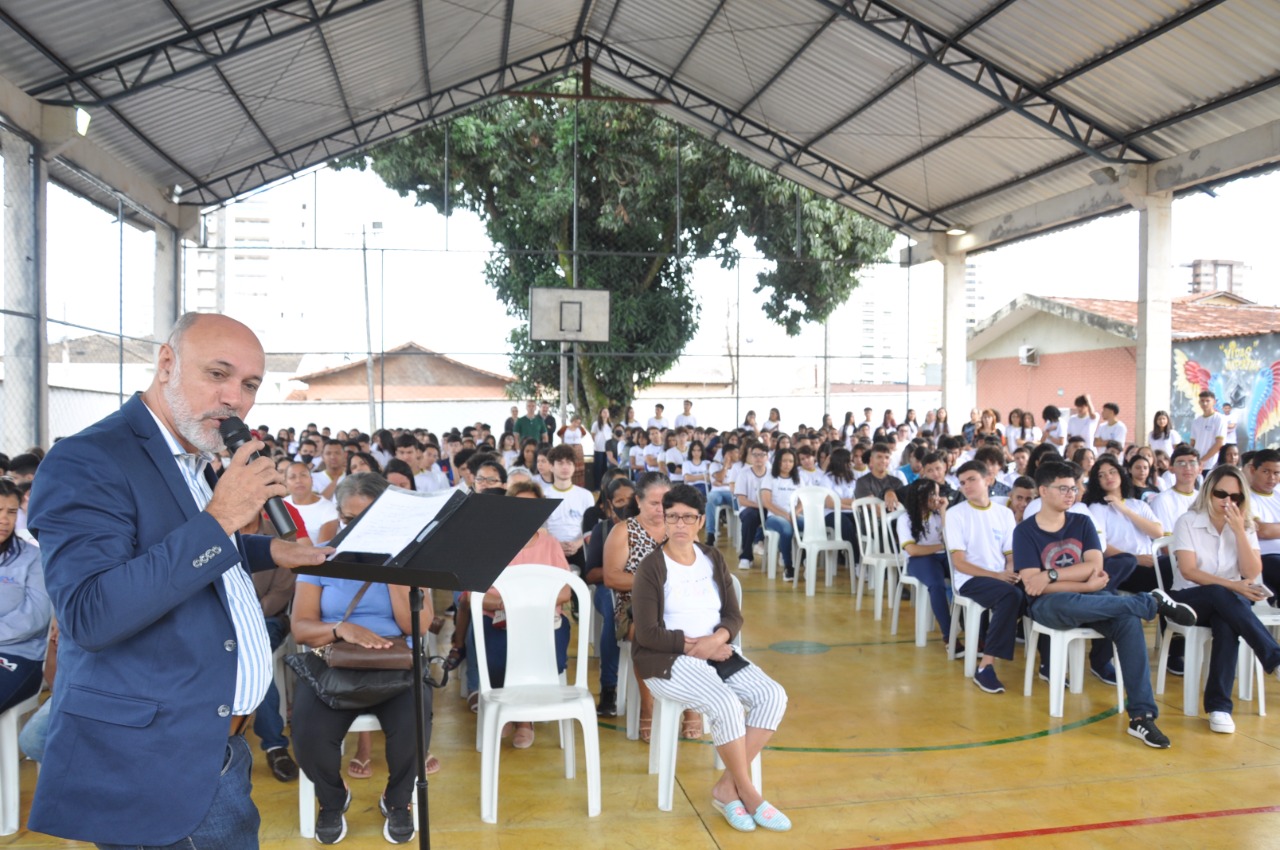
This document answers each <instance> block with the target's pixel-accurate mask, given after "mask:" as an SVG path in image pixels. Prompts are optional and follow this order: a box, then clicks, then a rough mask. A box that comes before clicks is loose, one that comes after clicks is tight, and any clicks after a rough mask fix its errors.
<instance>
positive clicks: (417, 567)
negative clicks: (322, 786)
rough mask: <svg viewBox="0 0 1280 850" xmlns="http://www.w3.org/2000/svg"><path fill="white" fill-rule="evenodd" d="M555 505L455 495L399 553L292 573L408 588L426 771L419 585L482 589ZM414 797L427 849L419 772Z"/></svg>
mask: <svg viewBox="0 0 1280 850" xmlns="http://www.w3.org/2000/svg"><path fill="white" fill-rule="evenodd" d="M378 498H382V497H381V496H379V497H378ZM376 501H377V500H375V504H376ZM559 505H560V502H559V501H557V500H554V499H516V498H504V497H501V496H488V495H484V494H471V495H463V494H462V493H460V492H458V493H454V494H453V496H452V497H450V499H449V501H447V502H446V503H445V504H444V505H443V506H442V507H441V509H440V511H439V512H438V513H437V514H436V516H435V518H434V519H433V520H431V522H430V523H428V524H427V526H426V527H425V528H424V529H423V530H422V531H421V532H420V533H419V534H418V535H417V536H416V537H415V539H414V541H413V542H412V543H410V544H409V545H408V546H406V547H405V548H404V549H403V550H402V551H400V552H398V553H394V554H393V553H390V552H385V553H379V552H343V553H340V554H338V555H335V556H334V557H333V558H332V559H331V560H329V561H326V562H325V563H323V564H321V565H319V566H315V567H299V568H298V569H297V570H296V572H300V573H307V574H309V575H317V576H329V577H331V578H349V579H356V580H357V581H376V582H381V583H383V584H399V585H408V586H409V610H410V627H409V628H410V632H411V633H412V635H413V681H414V683H415V685H416V687H415V688H414V692H413V694H414V696H413V713H414V722H415V723H416V724H417V728H416V729H415V732H416V737H417V741H418V762H417V763H418V764H419V765H422V766H423V767H424V768H425V765H426V762H427V743H426V739H425V737H424V736H423V731H422V730H423V727H424V726H425V720H426V706H425V704H424V701H423V698H422V693H423V687H424V681H425V680H424V677H423V666H424V665H423V652H424V649H423V641H422V622H421V619H422V618H421V614H422V588H424V587H432V588H439V589H441V590H470V591H474V592H477V593H484V592H485V591H486V590H488V589H489V588H490V587H492V586H493V582H494V581H495V580H496V579H497V578H498V576H499V575H500V574H501V573H502V571H503V570H504V569H506V568H507V565H508V564H510V563H511V559H512V558H513V557H515V555H516V553H517V552H519V551H520V550H521V549H522V548H523V547H524V545H525V544H526V543H528V542H529V539H530V538H531V537H533V535H534V533H536V532H537V530H538V529H539V528H540V527H541V526H542V524H543V523H544V522H546V521H547V518H548V517H550V516H551V514H553V513H555V510H556V508H557V507H559ZM370 508H372V505H370ZM359 522H360V518H359V517H357V518H356V519H355V520H354V521H353V522H352V523H351V524H350V525H348V526H347V527H346V528H344V529H343V530H342V532H341V533H340V534H338V536H337V537H335V538H334V539H333V541H332V542H331V543H330V545H337V544H340V543H341V542H342V540H343V538H344V537H346V536H347V535H348V534H349V533H350V531H351V529H353V528H355V527H356V526H357V525H358V524H359ZM417 797H418V846H419V847H420V848H422V850H429V848H430V847H431V834H430V826H431V814H430V811H429V810H428V808H427V777H426V775H425V772H424V770H419V775H418V782H417Z"/></svg>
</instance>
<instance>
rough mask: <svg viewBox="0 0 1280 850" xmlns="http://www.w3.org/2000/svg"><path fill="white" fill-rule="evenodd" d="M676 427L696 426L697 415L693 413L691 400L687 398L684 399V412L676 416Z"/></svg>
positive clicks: (691, 427)
mask: <svg viewBox="0 0 1280 850" xmlns="http://www.w3.org/2000/svg"><path fill="white" fill-rule="evenodd" d="M676 427H677V428H689V429H693V428H697V427H698V417H696V416H694V415H693V402H691V401H689V399H687V398H686V399H685V400H684V413H681V414H679V415H678V416H676Z"/></svg>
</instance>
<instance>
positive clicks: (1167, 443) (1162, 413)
mask: <svg viewBox="0 0 1280 850" xmlns="http://www.w3.org/2000/svg"><path fill="white" fill-rule="evenodd" d="M1181 442H1182V437H1181V436H1179V434H1178V432H1177V431H1175V430H1173V423H1172V422H1171V421H1170V420H1169V412H1168V411H1166V410H1157V411H1156V415H1155V416H1154V417H1152V422H1151V431H1150V433H1148V434H1147V445H1149V446H1151V449H1152V451H1156V450H1159V451H1162V452H1164V453H1165V454H1166V455H1169V456H1171V457H1172V455H1173V447H1174V446H1176V445H1178V443H1181Z"/></svg>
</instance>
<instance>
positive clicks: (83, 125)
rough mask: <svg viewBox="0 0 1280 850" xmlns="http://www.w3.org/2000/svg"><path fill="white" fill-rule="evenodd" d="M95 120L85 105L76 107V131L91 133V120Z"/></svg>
mask: <svg viewBox="0 0 1280 850" xmlns="http://www.w3.org/2000/svg"><path fill="white" fill-rule="evenodd" d="M92 120H93V116H92V115H90V114H89V110H87V109H85V108H84V107H83V106H77V107H76V132H77V133H79V134H80V135H82V136H87V135H88V134H89V122H90V121H92Z"/></svg>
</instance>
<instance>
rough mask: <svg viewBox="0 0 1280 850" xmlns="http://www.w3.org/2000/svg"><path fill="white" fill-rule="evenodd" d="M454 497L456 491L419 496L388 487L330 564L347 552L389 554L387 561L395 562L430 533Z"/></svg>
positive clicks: (411, 492) (441, 491)
mask: <svg viewBox="0 0 1280 850" xmlns="http://www.w3.org/2000/svg"><path fill="white" fill-rule="evenodd" d="M452 497H453V491H452V490H439V491H436V492H434V493H419V492H417V491H416V490H405V489H403V488H401V487H394V486H393V487H388V488H387V489H386V491H385V492H383V494H382V495H381V496H379V497H378V498H377V500H376V501H374V503H373V504H372V505H370V506H369V507H368V509H367V510H365V512H364V513H362V514H361V515H360V519H359V522H356V523H355V524H354V525H352V527H351V530H350V532H349V533H348V534H347V535H346V536H345V537H343V539H342V540H341V541H340V542H339V543H338V546H337V548H336V550H335V551H334V553H333V555H330V556H329V558H330V560H332V559H333V558H334V556H336V555H340V554H342V553H343V552H371V553H382V552H385V553H387V561H391V560H392V559H393V558H394V557H395V556H396V555H397V554H399V553H400V552H402V551H403V550H404V549H405V548H406V547H407V546H408V545H409V544H410V543H412V542H414V541H415V540H417V539H419V538H420V537H425V536H426V534H427V533H429V532H430V527H429V526H430V525H431V522H432V520H434V519H435V518H436V515H437V514H438V513H440V509H441V508H443V507H444V506H445V504H446V503H447V502H448V501H449V499H450V498H452Z"/></svg>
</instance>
